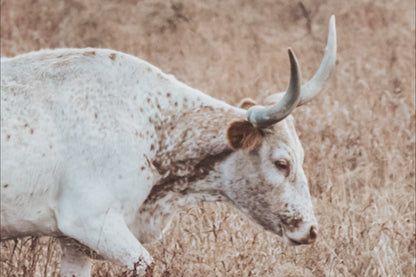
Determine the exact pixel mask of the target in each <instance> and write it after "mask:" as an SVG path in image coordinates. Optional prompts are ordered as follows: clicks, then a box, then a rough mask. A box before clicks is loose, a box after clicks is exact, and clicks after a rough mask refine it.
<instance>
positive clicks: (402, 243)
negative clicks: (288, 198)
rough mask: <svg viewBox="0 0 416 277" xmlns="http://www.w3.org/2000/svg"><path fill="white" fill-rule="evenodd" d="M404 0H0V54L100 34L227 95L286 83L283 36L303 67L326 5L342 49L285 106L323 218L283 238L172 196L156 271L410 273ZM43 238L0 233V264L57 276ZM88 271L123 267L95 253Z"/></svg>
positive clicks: (219, 207) (318, 49) (408, 44)
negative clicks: (314, 234) (323, 83)
mask: <svg viewBox="0 0 416 277" xmlns="http://www.w3.org/2000/svg"><path fill="white" fill-rule="evenodd" d="M414 4H415V3H414V2H413V1H410V0H404V1H388V0H380V1H358V0H352V1H342V0H337V1H327V0H317V1H313V0H304V1H300V2H298V1H279V0H278V1H275V0H273V1H272V0H266V1H244V0H240V1H237V0H231V1H220V0H217V1H190V0H169V1H151V0H143V1H140V0H126V1H110V0H102V1H91V0H89V1H81V0H68V1H53V0H27V1H23V0H2V1H1V55H2V56H13V55H16V54H19V53H23V52H28V51H32V50H37V49H41V48H56V47H86V46H91V47H105V48H112V49H116V50H120V51H123V52H127V53H131V54H134V55H136V56H138V57H141V58H143V59H145V60H147V61H149V62H151V63H152V64H154V65H156V66H158V67H160V68H161V69H162V70H163V71H165V72H168V73H171V74H174V75H175V76H176V77H177V78H178V79H179V80H182V81H184V82H185V83H187V84H189V85H191V86H193V87H195V88H198V89H200V90H202V91H204V92H206V93H208V94H210V95H212V96H215V97H218V98H220V99H224V100H225V101H227V102H229V103H234V104H237V103H238V102H239V101H240V100H241V99H242V98H243V97H247V96H248V97H252V98H254V99H256V100H258V102H260V103H261V101H262V99H264V97H265V96H266V95H268V94H270V93H271V92H274V91H278V90H280V91H281V90H285V88H286V87H285V86H286V84H287V80H288V76H289V63H288V58H287V54H286V53H287V51H286V50H287V47H289V46H290V47H292V48H293V49H294V51H295V52H296V55H297V57H298V59H299V62H300V65H301V69H302V72H303V76H304V78H305V79H306V78H310V77H311V76H312V74H313V73H314V71H315V70H316V68H317V67H318V65H319V63H320V60H321V57H322V55H323V50H324V49H323V48H324V45H325V43H326V35H327V25H328V21H329V17H330V15H331V14H335V15H336V20H337V32H338V61H337V68H336V74H335V75H334V76H333V78H332V80H331V83H330V85H329V86H328V89H327V91H326V92H325V93H323V94H322V95H320V96H319V97H318V99H316V100H315V101H313V102H312V103H310V104H308V105H306V106H302V107H301V108H298V109H297V110H296V111H295V112H294V116H295V118H296V121H297V128H298V132H299V134H300V137H301V140H302V142H303V145H304V148H305V156H306V159H305V171H306V173H307V175H308V178H309V182H310V188H311V193H312V197H313V199H314V200H313V202H314V206H315V210H316V214H317V219H318V221H319V224H320V235H319V238H318V240H317V242H316V243H315V244H313V245H311V246H300V247H289V246H286V245H284V244H283V242H282V240H281V239H280V238H279V237H278V236H276V235H273V234H270V233H267V232H265V231H263V230H261V229H260V228H259V227H257V226H255V225H254V224H252V223H251V222H249V220H248V219H247V218H245V217H244V216H243V215H241V214H240V213H239V212H238V211H236V210H235V209H233V208H230V207H229V206H226V205H223V204H213V203H211V204H202V205H195V206H190V207H188V208H186V209H183V210H181V211H180V212H179V213H178V214H177V215H176V216H175V220H174V222H173V224H172V227H171V228H170V229H169V231H168V232H167V234H166V235H165V237H164V238H163V239H162V240H161V241H159V242H155V243H152V244H148V245H146V247H147V249H149V251H150V252H151V254H152V255H153V257H154V258H155V260H156V267H155V276H414V275H415V272H414V271H415V265H414V258H415V206H414V197H415V196H414V195H415V161H414V159H415V110H414V89H415V68H414V66H415V49H414V45H415V40H414V34H415V23H414V20H415V14H414V13H415V7H414ZM59 253H60V249H59V246H58V244H57V243H56V241H55V240H53V239H45V238H42V239H28V238H26V239H22V240H17V241H8V242H3V243H2V244H1V272H0V273H1V275H2V276H30V274H35V273H36V274H35V275H37V276H56V275H57V274H58V273H59V258H58V257H59V256H58V254H59ZM94 272H95V273H94V274H95V276H119V274H120V273H121V269H120V268H119V267H117V266H114V265H112V264H111V263H103V262H97V263H96V265H95V271H94Z"/></svg>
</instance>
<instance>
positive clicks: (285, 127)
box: [264, 115, 300, 149]
mask: <svg viewBox="0 0 416 277" xmlns="http://www.w3.org/2000/svg"><path fill="white" fill-rule="evenodd" d="M264 134H265V140H266V141H267V142H268V143H269V144H270V145H277V144H278V143H279V142H282V143H284V144H286V145H287V146H289V147H290V148H292V149H296V148H297V147H299V145H300V142H299V138H298V135H297V133H296V130H295V120H294V118H293V116H291V115H289V116H288V117H286V118H285V119H283V120H282V121H280V122H278V123H276V124H274V125H273V126H271V127H270V128H267V129H265V130H264Z"/></svg>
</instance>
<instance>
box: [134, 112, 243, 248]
mask: <svg viewBox="0 0 416 277" xmlns="http://www.w3.org/2000/svg"><path fill="white" fill-rule="evenodd" d="M243 116H244V114H243V113H241V112H239V111H237V112H236V111H235V109H232V108H231V109H229V110H226V109H223V108H220V109H216V108H213V107H199V108H198V109H197V110H193V111H192V112H191V111H189V112H188V111H186V110H185V111H184V112H182V113H181V114H179V115H176V116H172V117H167V118H165V120H164V123H163V125H162V128H161V130H163V132H159V133H158V136H159V138H160V141H159V147H158V152H157V155H156V158H155V159H154V160H153V161H152V163H153V165H154V167H155V168H156V169H157V170H158V172H159V174H160V175H161V176H162V177H161V179H160V180H159V182H158V183H157V184H155V186H154V187H153V189H152V190H151V192H150V194H149V196H148V198H147V199H146V201H145V203H144V204H143V205H142V207H141V208H140V210H139V212H138V217H137V218H138V219H139V220H138V221H139V223H138V225H142V224H144V225H145V226H146V232H144V231H143V232H140V230H139V231H138V233H139V234H138V236H139V239H141V240H142V241H148V240H151V239H154V238H155V236H156V237H157V236H158V235H159V234H160V233H161V232H162V230H163V229H164V228H165V227H166V225H167V224H168V223H169V221H170V217H171V215H172V214H173V213H175V211H176V210H177V209H178V208H181V207H183V206H186V205H189V204H193V203H198V202H203V201H226V200H228V199H227V197H226V196H225V195H224V193H223V191H224V190H223V181H222V180H223V172H222V167H221V164H222V162H223V161H225V160H226V159H227V158H228V157H229V156H230V155H231V154H232V152H233V151H232V150H231V149H230V148H229V146H228V145H227V140H226V131H227V128H228V126H229V124H230V123H231V122H232V121H234V120H238V119H242V118H243ZM142 226H143V225H142Z"/></svg>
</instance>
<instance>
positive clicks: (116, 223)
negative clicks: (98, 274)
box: [57, 201, 152, 276]
mask: <svg viewBox="0 0 416 277" xmlns="http://www.w3.org/2000/svg"><path fill="white" fill-rule="evenodd" d="M88 206H90V207H86V205H85V203H84V204H83V205H81V204H80V205H77V204H76V203H72V204H71V205H66V204H65V201H62V203H61V207H60V209H59V213H58V214H57V221H58V228H59V229H60V231H61V232H62V233H63V234H65V235H66V236H68V237H71V238H74V239H76V240H78V241H79V242H81V243H82V244H84V245H86V246H88V247H89V248H91V249H92V250H94V251H96V252H97V253H98V254H99V255H101V256H103V257H104V258H105V259H109V260H112V261H115V262H118V263H121V264H122V265H125V266H127V267H128V269H129V271H130V272H132V273H136V276H144V275H145V274H146V272H148V271H149V269H151V265H152V258H151V256H150V254H149V253H148V252H147V250H146V249H145V248H144V247H143V246H142V245H141V244H140V242H139V241H138V240H137V239H136V238H135V237H134V236H133V234H132V233H131V232H130V230H129V229H128V227H127V225H126V224H125V222H124V219H123V217H122V215H121V214H120V213H119V212H117V211H115V210H113V209H111V208H108V209H107V210H105V211H103V212H101V211H99V210H97V209H96V208H95V209H94V208H93V207H92V206H93V205H88Z"/></svg>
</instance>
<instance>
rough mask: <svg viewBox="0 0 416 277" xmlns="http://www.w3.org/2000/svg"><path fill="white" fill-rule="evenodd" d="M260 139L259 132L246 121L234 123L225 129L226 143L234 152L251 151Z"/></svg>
mask: <svg viewBox="0 0 416 277" xmlns="http://www.w3.org/2000/svg"><path fill="white" fill-rule="evenodd" d="M261 139H262V134H261V132H260V130H259V129H257V128H256V127H254V126H253V124H251V123H250V122H248V121H247V120H239V121H234V122H232V123H231V124H230V126H229V127H228V129H227V141H228V144H229V146H230V147H231V148H232V149H234V150H239V149H252V148H253V147H255V146H256V145H257V143H259V142H260V140H261Z"/></svg>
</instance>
